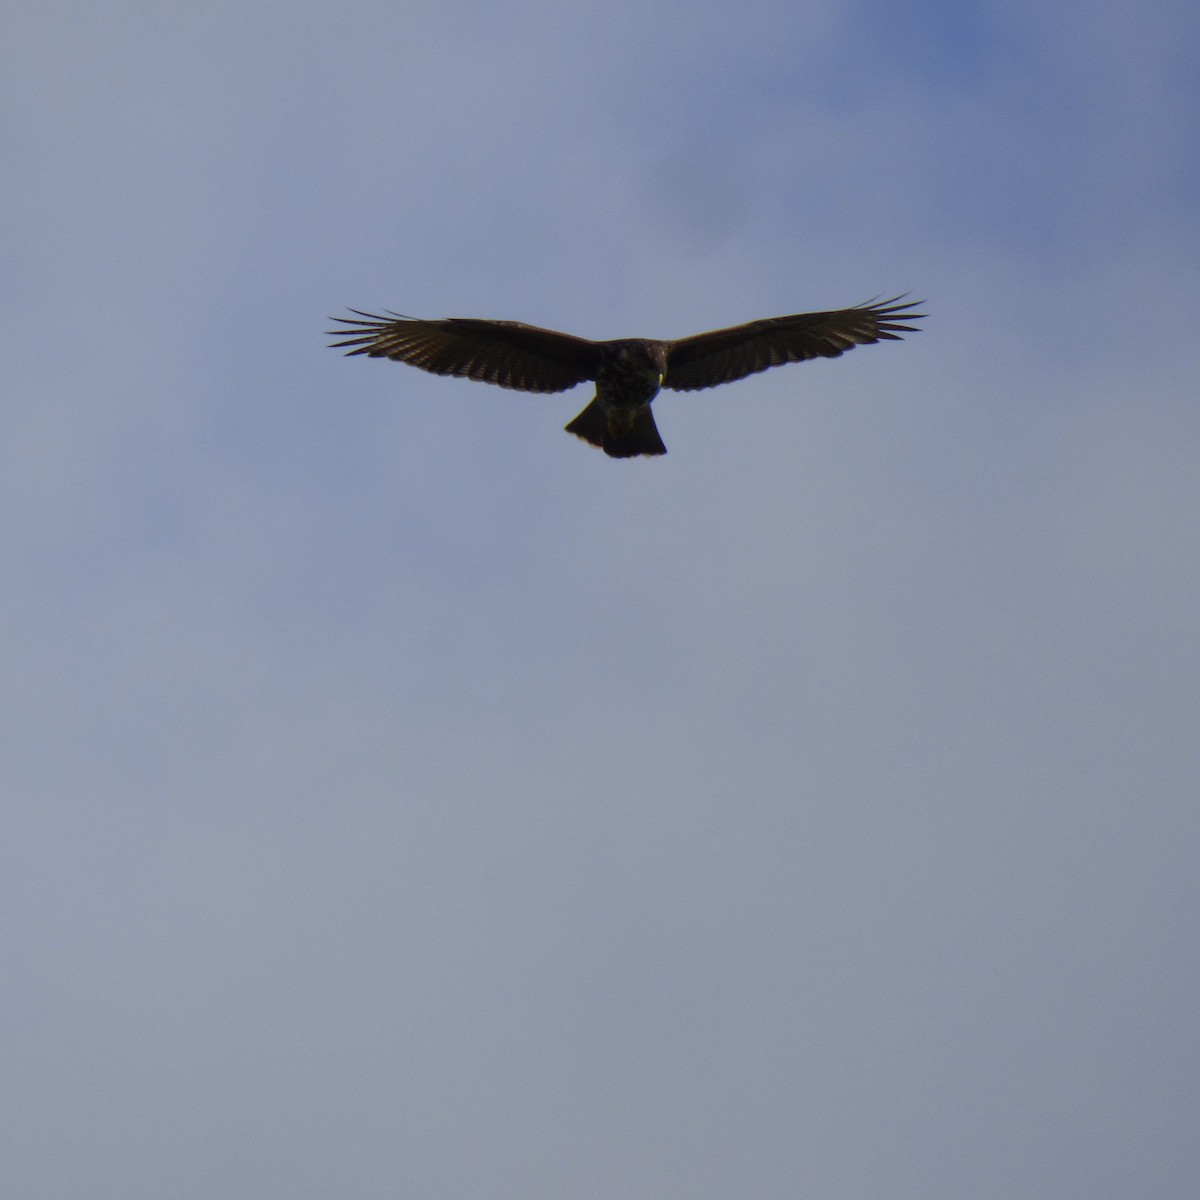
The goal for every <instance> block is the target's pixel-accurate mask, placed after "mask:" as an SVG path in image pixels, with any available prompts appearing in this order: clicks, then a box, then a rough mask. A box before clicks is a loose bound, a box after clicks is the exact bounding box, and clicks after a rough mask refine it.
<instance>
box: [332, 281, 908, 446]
mask: <svg viewBox="0 0 1200 1200" xmlns="http://www.w3.org/2000/svg"><path fill="white" fill-rule="evenodd" d="M916 307H917V305H916V302H913V301H910V302H907V303H905V302H903V297H901V296H897V297H894V298H893V299H891V300H882V301H876V302H872V303H869V304H860V305H857V306H856V307H854V308H842V309H837V310H835V311H833V312H818V313H796V314H795V315H794V316H790V317H768V318H766V319H765V320H762V321H751V322H749V324H746V325H733V326H731V327H730V328H728V329H714V330H713V331H712V332H711V333H698V334H696V335H695V336H694V337H686V338H678V339H677V340H675V341H673V342H657V341H651V340H649V339H645V338H626V339H623V340H619V341H613V342H592V341H588V340H587V339H586V338H580V337H572V336H571V335H570V334H567V333H556V332H554V330H551V329H538V328H537V327H536V326H534V325H523V324H521V322H519V321H483V320H477V319H474V318H463V317H448V318H447V319H445V320H443V321H420V320H416V319H414V318H412V317H404V316H400V315H399V314H397V313H392V314H390V315H389V316H387V317H378V316H372V315H371V314H370V313H364V312H359V311H358V309H351V310H350V311H351V312H353V313H356V314H357V316H356V317H353V318H351V317H335V318H334V320H335V321H339V322H341V323H342V324H343V325H348V326H349V329H342V330H332V331H331V334H330V336H332V337H340V338H342V339H343V340H341V341H338V342H334V343H333V345H334V346H352V347H354V349H351V350H347V351H346V353H347V354H366V355H368V356H369V357H371V358H391V359H394V360H395V361H397V362H404V363H408V364H409V365H410V366H414V367H420V368H421V370H423V371H431V372H432V373H433V374H435V375H464V376H466V377H467V378H468V379H478V380H480V381H482V382H484V383H495V384H498V385H499V386H500V387H505V388H516V389H517V390H519V391H523V392H565V391H566V390H567V389H568V388H572V387H574V386H575V385H576V384H577V383H582V382H584V380H589V379H590V380H595V382H596V396H595V399H593V400H592V402H591V403H590V404H589V405H588V406H587V408H585V409H584V410H583V412H581V413H580V414H579V416H577V417H576V418H575V419H574V420H573V421H572V422H571V423H570V424H569V425H567V427H566V428H567V432H568V433H573V434H575V435H576V436H578V437H581V438H583V440H584V441H586V442H591V443H592V445H593V446H600V447H601V448H602V449H603V450H604V452H605V454H608V455H611V456H612V457H613V458H633V457H635V456H636V455H639V454H647V455H653V454H666V452H667V448H666V446H664V445H663V441H662V438H661V437H659V435H658V429H657V427H656V426H655V424H654V415H653V413H652V412H651V411H650V403H651V401H652V400H653V399H654V397H655V396H656V395H658V391H659V388H670V389H671V390H673V391H677V392H692V391H696V390H698V389H699V388H707V387H716V386H717V384H721V383H730V382H732V381H733V380H735V379H742V378H744V377H745V376H747V375H753V374H755V373H756V372H758V371H765V370H766V369H767V368H768V367H777V366H780V365H781V364H783V363H791V362H803V361H804V360H805V359H809V358H837V357H838V355H840V354H842V353H844V352H845V351H847V350H852V349H853V348H854V347H855V346H866V345H870V344H871V343H872V342H879V341H898V340H899V339H900V336H901V334H902V333H909V332H913V331H915V330H916V329H917V328H918V326H916V325H907V324H904V322H906V321H917V320H920V319H921V318H922V317H923V316H924V315H925V314H924V313H918V312H913V311H912V310H913V309H914V308H916ZM347 333H349V334H351V335H353V336H351V337H345V336H344V335H346V334H347Z"/></svg>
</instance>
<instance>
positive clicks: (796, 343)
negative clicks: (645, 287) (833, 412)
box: [662, 296, 925, 392]
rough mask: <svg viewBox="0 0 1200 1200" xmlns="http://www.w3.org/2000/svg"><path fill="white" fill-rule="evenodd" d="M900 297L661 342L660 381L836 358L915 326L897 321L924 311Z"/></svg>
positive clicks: (674, 384)
mask: <svg viewBox="0 0 1200 1200" xmlns="http://www.w3.org/2000/svg"><path fill="white" fill-rule="evenodd" d="M903 299H904V298H903V296H895V297H893V298H892V299H891V300H880V301H873V302H871V303H868V304H860V305H857V306H856V307H854V308H842V309H838V310H837V311H836V312H818V313H796V314H795V315H794V316H790V317H768V318H767V319H766V320H763V321H751V322H750V323H749V324H747V325H733V326H730V328H728V329H714V330H713V331H712V332H711V333H698V334H696V336H695V337H688V338H680V339H679V340H678V341H675V342H669V343H668V344H667V374H666V377H665V378H664V379H663V383H662V385H663V387H665V388H672V389H673V390H674V391H677V392H691V391H696V390H697V389H698V388H707V387H715V386H716V385H717V384H719V383H729V382H731V381H732V380H734V379H743V378H745V376H747V375H754V374H755V373H757V372H758V371H765V370H766V369H767V368H768V367H778V366H781V365H782V364H783V363H792V362H803V361H804V360H805V359H808V358H837V357H838V355H839V354H842V353H844V352H845V351H846V350H852V349H853V348H854V347H855V346H867V345H870V344H871V343H872V342H879V341H898V340H899V339H900V335H901V333H908V332H912V331H915V330H916V329H917V328H918V326H916V325H905V324H903V323H902V322H904V321H917V320H920V319H921V318H922V317H923V316H924V315H925V314H924V313H918V312H913V311H912V309H914V308H916V307H917V303H918V302H917V301H910V302H908V303H901V301H902V300H903Z"/></svg>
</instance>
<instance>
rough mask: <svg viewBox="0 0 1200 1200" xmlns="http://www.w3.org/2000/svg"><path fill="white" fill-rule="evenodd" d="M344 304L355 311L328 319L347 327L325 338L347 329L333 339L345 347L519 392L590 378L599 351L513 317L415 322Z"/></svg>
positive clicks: (554, 388) (561, 389) (551, 388)
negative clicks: (379, 314)
mask: <svg viewBox="0 0 1200 1200" xmlns="http://www.w3.org/2000/svg"><path fill="white" fill-rule="evenodd" d="M350 311H351V312H353V313H357V314H358V315H357V317H356V318H350V317H334V318H333V319H334V320H335V321H340V322H341V323H342V324H343V325H346V326H348V327H349V328H347V329H334V330H331V331H330V336H331V337H344V335H345V334H352V335H353V336H351V337H344V340H342V341H340V342H334V343H332V344H333V345H334V346H353V347H356V349H353V350H347V351H346V353H347V354H366V355H368V356H369V357H370V358H390V359H393V360H394V361H396V362H404V363H408V364H410V365H411V366H414V367H420V368H421V370H422V371H431V372H433V374H434V375H462V376H465V377H466V378H468V379H478V380H480V381H481V382H483V383H497V384H499V385H500V386H501V387H505V388H515V389H517V390H518V391H522V392H565V391H566V390H567V388H571V387H574V386H575V385H576V384H577V383H582V382H583V380H585V379H594V378H595V377H596V368H597V365H598V363H599V358H600V350H599V347H598V346H597V343H595V342H589V341H588V340H587V339H586V338H579V337H572V336H571V335H570V334H567V333H556V332H555V331H554V330H552V329H538V328H537V327H536V326H534V325H523V324H521V322H520V321H481V320H475V319H474V318H469V317H449V318H447V319H446V320H444V321H419V320H416V319H414V318H413V317H402V316H400V315H399V314H398V313H392V314H390V316H388V317H377V316H373V315H372V314H371V313H364V312H359V311H358V309H356V308H352V309H351V310H350ZM393 318H394V319H393Z"/></svg>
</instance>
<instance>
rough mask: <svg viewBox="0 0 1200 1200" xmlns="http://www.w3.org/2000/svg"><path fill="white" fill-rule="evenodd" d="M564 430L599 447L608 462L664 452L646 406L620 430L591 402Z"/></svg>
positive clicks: (665, 450)
mask: <svg viewBox="0 0 1200 1200" xmlns="http://www.w3.org/2000/svg"><path fill="white" fill-rule="evenodd" d="M566 430H567V432H568V433H573V434H574V435H575V436H576V437H579V438H583V440H584V441H585V442H591V444H592V445H593V446H599V447H600V448H601V449H602V450H603V451H604V453H605V454H607V455H608V456H609V458H637V457H638V455H641V454H645V455H647V456H651V455H655V454H666V452H667V448H666V446H665V445H663V440H662V438H661V437H660V436H659V432H658V426H657V425H655V423H654V414H653V413H652V412H651V411H650V407H649V405H647V406H646V407H645V408H643V409H640V410H639V411H638V413H637V415H636V416H635V417H634V418H633V421H632V423H631V424H630V425H629V427H628V428H625V429H622V428H620V427H619V426H617V424H616V422H614V421H611V420H609V418H608V416H607V415H606V414H605V412H604V410H603V409H602V408H601V407H600V404H599V402H598V401H596V400H593V401H592V402H591V404H589V405H588V406H587V408H585V409H584V410H583V412H581V413H580V414H579V416H577V417H576V418H575V419H574V420H573V421H572V422H571V423H570V424H569V425H567V426H566Z"/></svg>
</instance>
